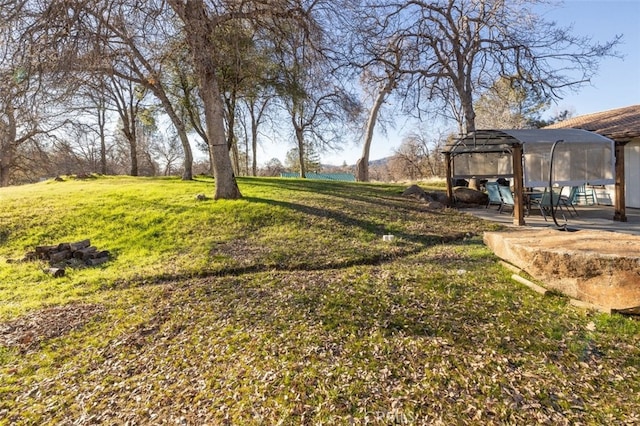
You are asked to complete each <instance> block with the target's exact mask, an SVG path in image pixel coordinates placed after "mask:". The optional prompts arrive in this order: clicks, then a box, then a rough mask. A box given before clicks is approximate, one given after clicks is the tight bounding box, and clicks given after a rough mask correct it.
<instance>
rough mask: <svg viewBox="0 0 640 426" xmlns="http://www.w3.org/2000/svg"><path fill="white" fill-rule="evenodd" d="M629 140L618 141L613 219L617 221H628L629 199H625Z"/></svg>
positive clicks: (616, 145)
mask: <svg viewBox="0 0 640 426" xmlns="http://www.w3.org/2000/svg"><path fill="white" fill-rule="evenodd" d="M626 144H627V142H616V144H615V147H616V148H615V149H616V184H615V196H616V198H615V201H614V208H615V212H614V214H613V220H614V221H617V222H626V221H627V210H626V206H627V200H626V199H625V194H624V193H625V179H624V175H625V171H624V147H625V145H626Z"/></svg>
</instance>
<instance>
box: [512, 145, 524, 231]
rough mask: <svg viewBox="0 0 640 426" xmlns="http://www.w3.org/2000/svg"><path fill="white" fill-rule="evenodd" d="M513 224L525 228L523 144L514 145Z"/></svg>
mask: <svg viewBox="0 0 640 426" xmlns="http://www.w3.org/2000/svg"><path fill="white" fill-rule="evenodd" d="M511 156H512V158H513V204H514V205H513V224H514V225H516V226H524V225H525V222H524V184H523V182H524V178H523V169H522V144H519V143H518V144H513V145H512V151H511Z"/></svg>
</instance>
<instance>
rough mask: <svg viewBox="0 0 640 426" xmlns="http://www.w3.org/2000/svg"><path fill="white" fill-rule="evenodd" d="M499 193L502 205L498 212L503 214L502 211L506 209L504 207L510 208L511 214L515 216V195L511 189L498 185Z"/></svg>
mask: <svg viewBox="0 0 640 426" xmlns="http://www.w3.org/2000/svg"><path fill="white" fill-rule="evenodd" d="M498 191H499V192H500V197H501V198H502V205H501V206H500V208H499V209H498V211H499V212H500V213H502V209H503V208H504V206H510V207H511V214H513V209H514V206H515V202H514V201H513V194H512V193H511V189H510V188H509V187H508V186H502V185H498Z"/></svg>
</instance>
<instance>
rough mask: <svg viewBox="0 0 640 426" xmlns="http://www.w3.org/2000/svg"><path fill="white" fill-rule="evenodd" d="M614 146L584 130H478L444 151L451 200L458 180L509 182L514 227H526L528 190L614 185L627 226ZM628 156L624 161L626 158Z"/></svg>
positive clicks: (621, 218)
mask: <svg viewBox="0 0 640 426" xmlns="http://www.w3.org/2000/svg"><path fill="white" fill-rule="evenodd" d="M616 149H617V147H616V146H615V144H614V142H613V141H612V140H611V139H609V138H606V137H604V136H601V135H599V134H597V133H593V132H589V131H585V130H579V129H507V130H478V131H475V132H472V133H470V134H468V135H466V136H464V137H462V138H459V139H457V140H455V141H453V142H452V143H450V144H448V145H447V146H446V147H445V149H444V150H443V154H444V156H445V162H446V173H447V196H448V197H449V200H453V180H454V179H469V178H478V179H482V178H508V179H512V180H513V184H512V186H513V193H514V202H515V205H514V211H513V216H514V218H513V223H514V225H518V226H522V225H525V220H524V188H525V187H547V186H549V179H550V176H549V172H550V168H552V170H553V175H552V176H551V185H552V186H560V187H563V186H579V185H585V184H589V185H610V184H613V183H615V195H616V197H615V201H614V205H615V214H614V218H613V219H614V220H619V221H622V222H626V214H625V206H624V203H622V204H620V203H619V202H618V200H620V199H624V195H622V198H621V196H620V194H624V169H623V168H621V169H622V170H623V173H622V174H620V173H617V171H618V170H617V169H618V167H617V166H618V165H617V164H616V161H619V157H618V155H616V154H617V153H616ZM622 158H623V157H622Z"/></svg>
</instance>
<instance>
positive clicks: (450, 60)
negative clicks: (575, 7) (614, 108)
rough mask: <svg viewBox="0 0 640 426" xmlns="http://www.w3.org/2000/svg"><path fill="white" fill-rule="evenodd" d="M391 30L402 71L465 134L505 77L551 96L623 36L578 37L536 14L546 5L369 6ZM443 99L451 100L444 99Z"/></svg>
mask: <svg viewBox="0 0 640 426" xmlns="http://www.w3.org/2000/svg"><path fill="white" fill-rule="evenodd" d="M366 3H367V6H368V7H370V8H374V9H375V10H376V11H377V12H378V13H379V14H381V15H383V16H384V17H385V19H383V20H380V23H382V24H383V27H381V28H380V29H379V32H380V33H381V34H385V32H388V31H391V33H393V34H397V35H400V36H401V37H403V38H405V39H406V40H408V42H407V45H410V46H412V50H411V51H409V52H406V56H407V57H409V58H411V60H410V61H409V62H407V64H406V65H405V66H404V67H403V68H401V72H403V73H408V74H413V75H415V76H417V79H415V80H414V83H415V84H416V86H415V87H416V89H420V90H422V91H423V92H424V95H425V96H426V97H427V99H429V100H436V101H438V100H439V101H440V104H447V103H448V104H449V105H454V106H456V107H459V108H460V110H461V112H462V117H461V124H463V128H464V131H466V132H472V131H474V130H475V127H476V125H475V110H474V98H475V97H477V96H479V94H480V93H482V92H483V91H484V90H486V89H487V88H489V87H491V85H492V84H493V83H494V82H495V80H496V79H497V78H498V77H500V76H504V77H510V78H516V79H518V80H519V81H520V82H521V84H523V85H528V86H529V87H531V88H535V90H536V91H537V92H538V93H541V94H543V95H545V96H546V97H548V98H557V97H559V96H560V95H561V94H562V93H563V91H564V90H565V89H569V88H577V87H580V86H581V85H583V84H585V83H586V82H588V81H589V78H590V77H591V76H592V75H593V74H594V73H595V72H596V71H597V68H598V61H599V59H600V58H602V57H604V56H610V55H615V52H614V50H613V49H614V48H615V46H616V45H617V44H618V43H619V42H620V40H621V36H616V37H615V38H614V39H613V40H611V41H608V42H604V43H601V44H600V43H592V41H591V39H590V38H589V37H580V36H575V35H573V34H572V33H571V28H561V27H559V26H558V25H557V24H556V23H555V22H550V21H547V20H545V18H544V17H543V16H542V15H540V14H538V13H536V12H535V11H534V8H537V10H540V8H541V7H543V6H544V5H546V4H550V3H552V2H550V1H547V0H529V1H524V0H509V1H507V0H480V1H477V0H432V1H395V2H380V1H372V2H366ZM443 96H447V97H449V96H453V97H454V98H455V99H447V98H444V99H443Z"/></svg>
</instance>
